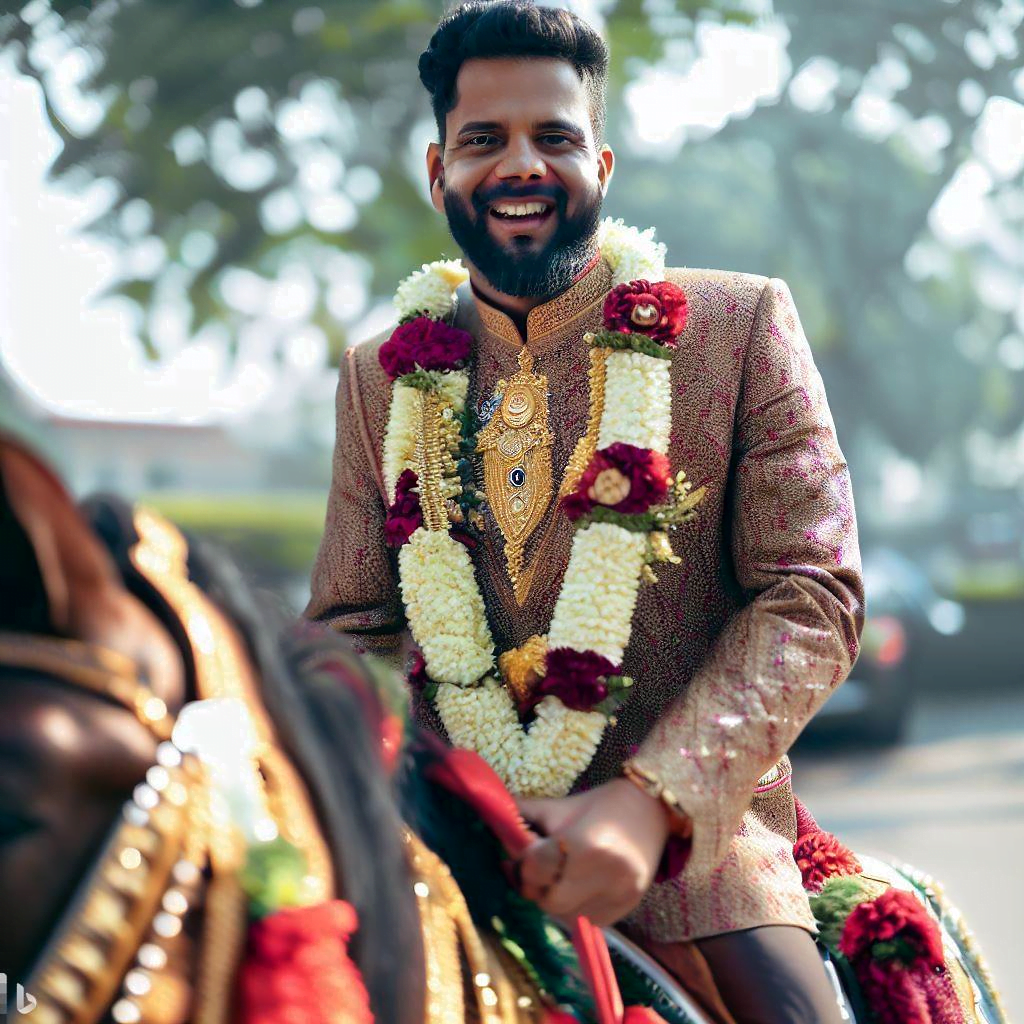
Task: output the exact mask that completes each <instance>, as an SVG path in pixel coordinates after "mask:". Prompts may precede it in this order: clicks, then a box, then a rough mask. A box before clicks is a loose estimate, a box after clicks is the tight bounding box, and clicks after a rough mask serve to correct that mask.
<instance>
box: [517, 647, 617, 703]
mask: <svg viewBox="0 0 1024 1024" xmlns="http://www.w3.org/2000/svg"><path fill="white" fill-rule="evenodd" d="M618 671H619V667H618V666H617V665H613V664H612V663H611V662H610V661H609V660H608V659H607V658H605V657H604V656H603V655H600V654H598V653H597V652H596V651H574V650H573V649H572V648H571V647H556V648H554V650H550V651H548V653H547V662H546V671H545V674H544V678H543V679H542V680H541V681H540V682H539V683H538V684H537V688H536V690H534V693H533V696H534V702H535V703H536V702H539V701H540V700H542V699H543V698H544V697H548V696H553V697H557V698H558V699H559V700H560V701H561V702H562V703H563V704H564V705H565V706H566V707H567V708H572V710H573V711H590V710H591V709H592V708H593V707H594V706H595V705H597V704H600V703H601V701H603V700H604V699H605V698H606V697H607V696H608V684H607V683H606V682H605V680H604V677H605V676H609V675H615V674H616V673H617V672H618Z"/></svg>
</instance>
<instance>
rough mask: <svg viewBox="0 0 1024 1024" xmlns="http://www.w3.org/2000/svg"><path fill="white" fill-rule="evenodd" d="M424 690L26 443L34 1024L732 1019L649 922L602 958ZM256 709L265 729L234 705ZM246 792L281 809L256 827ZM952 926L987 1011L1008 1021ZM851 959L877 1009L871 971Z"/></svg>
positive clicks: (24, 925) (13, 704) (11, 860)
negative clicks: (423, 723) (76, 480)
mask: <svg viewBox="0 0 1024 1024" xmlns="http://www.w3.org/2000/svg"><path fill="white" fill-rule="evenodd" d="M403 701H404V697H403V693H402V690H401V688H400V686H399V687H396V685H395V680H394V678H393V677H390V676H389V675H388V674H387V672H386V671H384V670H383V669H380V668H374V667H373V666H372V665H371V664H370V663H369V662H368V661H366V660H364V659H361V658H359V657H358V656H356V655H355V654H354V652H353V651H352V650H351V648H350V647H349V646H348V644H347V643H346V642H345V641H344V640H343V639H342V638H340V637H338V636H336V635H334V634H331V633H329V632H326V631H324V630H321V629H316V628H313V627H305V628H299V629H296V628H295V627H294V626H291V625H290V624H289V623H288V621H287V616H286V615H285V614H284V613H283V612H282V610H281V609H280V607H279V606H277V605H276V604H274V603H273V602H270V601H268V600H267V599H266V598H265V596H263V595H260V594H258V593H257V592H255V591H254V590H253V588H252V587H250V586H249V585H248V583H247V582H246V581H245V579H244V578H243V576H242V574H241V573H240V572H239V570H238V568H237V566H236V565H235V564H234V563H233V561H232V560H231V559H230V558H228V557H227V556H226V555H225V554H224V553H223V552H221V551H219V550H218V549H216V548H215V547H213V546H211V545H209V544H207V543H205V542H203V541H202V540H199V539H195V538H187V537H185V536H184V535H183V534H181V533H180V532H179V531H178V530H177V529H176V528H175V527H174V526H173V525H172V524H171V523H169V522H167V521H166V520H165V519H163V518H162V517H160V516H159V515H157V514H155V513H153V512H152V511H149V510H146V509H144V508H136V507H133V506H131V505H129V504H127V503H125V502H124V501H122V500H120V499H117V498H115V497H112V496H101V497H97V498H93V499H90V500H88V501H86V502H85V503H83V504H82V505H76V504H75V502H74V501H73V500H72V499H71V497H70V495H69V494H68V493H67V491H66V490H65V489H64V487H63V485H62V484H61V482H60V480H59V479H58V478H57V477H56V476H55V475H54V474H53V473H52V472H51V471H50V470H49V469H48V468H47V467H46V466H45V465H44V464H43V463H42V461H41V460H39V459H38V458H37V457H35V456H34V455H33V454H32V453H31V452H29V451H28V450H27V449H26V448H24V447H23V446H21V445H20V444H18V443H17V442H16V441H14V440H13V439H12V438H7V437H3V436H0V763H2V764H3V765H4V769H3V772H2V774H0V905H3V906H4V907H5V909H7V910H8V914H7V917H6V920H5V928H4V930H3V933H2V935H0V965H2V967H3V969H4V971H5V973H6V974H7V976H8V977H9V978H12V979H24V985H23V986H22V987H21V988H20V989H19V990H18V991H19V994H20V992H21V991H22V990H24V992H25V993H26V994H27V997H28V998H30V999H31V1000H32V1001H33V1002H34V1004H35V1006H34V1009H33V1013H34V1015H35V1016H34V1017H33V1018H32V1019H37V1020H40V1021H44V1022H48V1021H67V1022H75V1024H92V1022H94V1021H101V1020H114V1021H117V1022H125V1021H126V1022H133V1021H153V1022H157V1021H159V1022H161V1024H165V1022H166V1024H179V1022H180V1024H184V1022H185V1021H196V1022H199V1021H202V1022H205V1021H212V1022H218V1024H219V1022H221V1021H228V1020H233V1019H237V1020H242V1021H257V1020H259V1021H261V1022H268V1024H269V1022H270V1021H277V1020H280V1021H285V1020H296V1019H303V1020H309V1021H314V1022H315V1021H317V1020H323V1021H335V1020H344V1021H347V1022H348V1021H350V1022H352V1024H358V1022H365V1021H369V1020H371V1019H373V1020H377V1021H384V1022H389V1024H390V1022H395V1024H412V1022H414V1021H416V1022H418V1021H431V1022H433V1021H442V1020H444V1021H461V1020H494V1021H509V1022H511V1021H544V1020H556V1019H567V1018H559V1017H558V1016H557V1012H558V1011H557V1009H556V1008H557V1007H559V1006H561V1007H565V1008H571V1011H572V1014H573V1015H574V1016H573V1017H572V1018H571V1019H579V1020H587V1019H598V1020H600V1021H602V1022H604V1021H606V1020H609V1021H610V1020H614V1021H616V1022H619V1021H622V1020H624V1019H629V1018H628V1016H627V1017H624V1016H623V1008H624V1006H625V1004H626V1003H629V1004H631V1006H632V1009H633V1010H635V1011H636V1013H635V1014H634V1015H633V1018H632V1019H633V1020H636V1021H639V1020H641V1019H643V1020H661V1021H666V1022H671V1024H707V1022H708V1020H709V1017H708V1016H707V1015H706V1014H705V1011H704V1010H703V1009H702V1008H701V1007H700V1006H699V1005H698V1004H697V1003H696V1002H695V1001H694V1000H693V999H692V998H691V997H690V996H689V995H688V994H687V993H686V992H685V991H683V990H682V989H681V987H680V986H679V985H678V983H677V982H676V981H675V980H674V979H673V978H672V977H671V975H669V974H668V973H667V972H666V971H665V970H663V969H662V968H661V967H660V966H659V965H658V964H657V963H656V962H655V961H653V960H651V959H650V958H649V957H647V956H646V955H645V954H643V953H642V952H641V951H640V950H638V949H637V948H636V947H635V946H633V945H632V944H631V943H629V942H628V940H626V939H625V938H624V937H622V936H620V935H618V934H617V933H615V932H614V931H609V932H608V933H607V936H606V937H604V936H600V935H595V934H594V933H593V932H589V933H587V936H588V938H587V942H586V945H587V950H588V955H587V956H584V957H583V958H582V960H581V956H580V951H579V948H578V947H576V948H574V946H573V943H572V941H571V936H570V935H568V934H567V933H566V932H565V931H564V930H562V929H560V927H559V926H558V925H557V923H556V922H552V921H550V920H548V919H546V918H545V917H544V915H543V914H541V912H540V911H539V910H538V909H537V908H536V907H534V906H533V905H532V904H530V903H529V902H528V901H526V900H524V899H523V898H522V897H521V896H519V895H518V892H517V890H516V887H515V885H514V881H513V879H512V877H511V876H510V874H509V872H508V871H507V870H505V869H506V868H507V866H508V863H509V856H508V849H507V847H508V845H509V844H508V843H507V842H504V843H503V841H502V839H501V838H499V837H500V836H501V835H502V833H503V832H504V833H505V834H506V835H507V834H508V832H509V831H510V829H511V830H513V831H514V829H515V828H516V827H518V826H521V824H522V823H521V822H519V823H518V826H517V823H515V822H512V824H511V825H510V824H509V823H508V821H506V822H505V823H504V825H502V823H501V822H500V821H499V822H498V823H497V825H496V826H495V827H496V830H497V831H494V830H492V829H491V828H489V827H487V821H488V807H487V806H486V803H487V799H488V798H486V797H485V799H484V804H485V805H484V806H481V805H480V803H479V802H477V803H476V804H474V794H473V793H468V794H467V793H466V792H464V791H460V792H453V789H454V790H459V789H460V786H459V783H458V780H456V784H455V786H454V787H453V786H452V785H451V783H450V781H449V783H443V782H440V781H438V779H439V778H440V777H441V776H443V775H444V774H445V773H444V771H442V772H441V773H438V771H437V767H438V765H439V764H440V765H442V766H444V762H445V759H446V757H447V754H446V753H445V752H444V751H443V750H442V749H441V748H439V746H438V744H437V743H436V742H430V741H429V739H427V738H424V737H416V736H415V735H413V736H411V737H407V742H405V743H403V742H402V738H401V733H402V727H401V721H402V706H403ZM237 705H240V706H241V707H243V708H244V709H245V720H246V722H248V729H249V732H251V734H252V735H251V737H250V740H246V741H245V742H243V741H241V740H239V741H238V742H235V738H236V733H235V732H232V730H233V729H236V728H237V721H234V723H233V720H232V719H231V717H230V715H228V716H227V717H225V715H224V714H223V712H224V711H225V709H230V708H229V706H237ZM197 709H198V712H199V714H198V718H197V714H196V711H197ZM218 713H219V714H220V717H219V718H218V717H217V714H218ZM211 714H212V715H213V717H212V719H211V717H210V716H211ZM203 715H206V717H207V722H206V732H207V733H210V732H211V731H212V732H213V733H214V734H216V733H217V732H218V731H220V732H224V733H226V734H227V736H228V739H229V740H231V742H229V743H227V744H225V743H223V742H221V744H220V746H221V747H225V746H226V747H228V748H233V747H237V748H238V750H241V749H242V748H244V751H245V752H244V754H242V755H240V754H239V752H238V750H229V751H228V755H227V760H228V761H229V762H230V761H232V759H233V761H234V762H239V763H238V764H235V768H236V769H237V771H235V773H234V775H232V778H233V779H234V783H233V786H234V789H233V790H231V791H230V792H228V793H227V797H228V798H229V799H225V793H224V792H223V791H224V790H225V784H224V782H223V778H222V777H223V776H224V775H225V772H227V774H228V775H231V771H232V770H233V769H232V770H229V769H230V767H231V766H230V765H228V768H225V766H224V764H223V763H221V764H220V765H218V763H217V761H216V758H213V757H207V758H206V760H204V758H203V757H202V756H200V751H199V749H198V747H197V748H196V749H193V748H192V747H191V746H190V745H189V743H188V742H186V740H184V739H181V738H180V737H179V734H181V735H182V736H184V735H186V734H187V733H188V731H189V730H188V729H187V728H185V726H188V725H189V723H190V722H191V731H192V734H193V735H198V734H201V733H202V732H203ZM210 721H213V722H214V726H213V728H212V730H211V728H210ZM197 722H198V725H197V724H196V723H197ZM244 732H245V730H242V731H240V732H238V733H237V737H241V736H242V735H243V733H244ZM246 735H248V734H246ZM216 739H217V736H216V735H215V736H214V740H216ZM220 739H221V740H223V737H220ZM207 740H209V737H207ZM207 745H208V746H209V745H210V744H209V742H208V743H207ZM213 745H214V746H216V743H214V744H213ZM201 746H202V744H199V747H201ZM222 754H223V751H222ZM222 760H223V758H222ZM246 761H248V762H249V764H248V767H246V765H245V764H241V762H246ZM448 767H449V768H450V765H449V766H448ZM396 768H397V770H395V769H396ZM392 770H395V776H396V779H397V782H394V781H393V780H392V778H391V777H390V776H391V774H392ZM486 771H487V769H486V765H483V764H482V763H481V764H480V765H473V766H472V768H471V774H472V775H473V776H474V777H475V778H478V777H479V776H482V775H484V774H485V773H486ZM448 774H449V775H451V774H452V773H451V771H449V772H448ZM219 777H220V778H219ZM242 778H246V779H248V784H249V788H250V789H255V791H258V792H257V793H256V796H253V794H252V793H250V794H249V796H248V797H245V798H244V799H242V798H241V797H239V793H240V792H241V790H242V789H244V787H243V786H241V784H240V783H239V781H238V780H239V779H242ZM227 788H228V789H229V790H230V789H231V787H227ZM470 788H471V789H472V788H473V787H472V786H471V787H470ZM396 791H397V793H398V795H397V797H396ZM232 797H233V798H234V799H235V802H236V803H237V802H238V800H239V799H241V800H242V803H245V801H246V800H248V802H249V804H250V805H251V807H250V810H252V808H256V811H254V812H253V813H252V814H250V818H251V819H252V820H251V821H250V822H249V825H250V827H251V831H252V832H253V833H254V838H253V841H251V842H250V843H248V845H247V844H246V843H244V842H242V843H241V844H240V842H239V837H238V834H237V833H238V832H239V830H240V825H239V824H238V822H232V821H231V820H229V819H230V815H229V814H228V815H226V814H225V806H226V805H228V804H230V803H231V799H230V798H232ZM499 802H500V801H499ZM492 803H493V801H492ZM254 815H255V817H254ZM513 816H514V812H513ZM498 817H499V818H500V814H499V815H498ZM492 818H493V815H492ZM492 823H493V822H492ZM261 830H262V831H261ZM522 841H528V838H527V839H524V840H522ZM296 864H298V865H299V866H298V867H296ZM907 877H910V875H909V874H908V875H907ZM918 882H919V883H920V886H921V889H922V893H923V892H924V890H925V888H926V886H925V883H923V882H921V881H920V879H918ZM282 894H284V896H283V897H282ZM933 894H934V890H933ZM929 898H932V897H929ZM282 904H283V906H282ZM323 908H327V909H328V910H330V911H332V914H331V915H330V916H329V917H328V916H327V915H325V914H323V913H321V911H322V910H323ZM307 911H308V912H307ZM943 913H946V917H947V920H950V921H951V920H952V918H951V916H950V914H949V913H948V912H946V911H943ZM346 915H347V916H346ZM275 928H276V930H275ZM332 929H333V931H332ZM954 932H955V930H954V931H950V930H949V929H947V932H946V933H945V937H946V939H947V940H948V941H949V945H950V949H954V948H955V949H956V950H958V951H959V952H960V953H961V954H962V955H961V958H960V962H962V963H963V964H965V965H967V968H968V970H967V972H966V973H967V975H968V979H969V981H968V984H969V985H970V986H973V989H972V990H971V995H972V996H974V997H977V998H975V999H974V1002H975V1005H976V1006H978V1007H980V1009H979V1011H978V1014H977V1016H976V1017H975V1019H977V1020H980V1021H993V1022H994V1021H997V1020H998V1019H999V1018H998V1016H996V1015H995V1014H994V1012H993V1011H992V1009H991V1006H992V1005H994V1003H993V1001H992V999H990V998H989V994H988V993H989V986H988V984H987V979H986V978H985V976H984V971H983V967H982V966H981V965H980V960H978V959H977V958H975V959H974V960H972V959H971V956H970V954H969V951H966V949H965V948H963V949H962V948H961V947H965V945H966V944H965V942H963V941H961V940H962V939H963V936H962V935H959V936H958V935H957V934H955V933H954ZM284 937H286V938H287V942H285V941H284ZM328 940H330V941H328ZM958 942H959V944H958ZM288 943H292V946H294V945H295V943H299V945H302V943H305V945H304V946H303V947H302V948H303V949H305V951H306V952H305V953H302V954H301V955H299V954H295V955H292V954H291V953H288V952H287V951H286V952H285V953H281V952H280V950H281V949H282V948H283V947H284V946H287V945H288ZM317 943H319V945H317ZM606 944H607V946H608V947H610V950H611V952H610V954H609V953H608V952H606ZM292 946H289V947H288V948H289V949H291V948H292ZM823 948H824V947H823ZM595 950H596V952H595ZM268 951H271V952H269V953H268ZM312 952H317V955H316V956H313V955H312ZM289 956H291V959H289ZM602 957H603V959H602ZM275 958H276V959H275ZM824 959H825V960H826V962H827V964H831V960H830V958H829V956H828V954H827V952H826V953H825V954H824ZM309 963H313V964H316V965H318V966H317V967H316V969H315V970H310V969H309V968H308V964H309ZM301 964H306V965H307V966H306V967H301V966H299V965H301ZM595 964H596V965H598V966H597V967H595ZM600 964H604V965H605V967H606V969H607V971H608V973H607V974H606V976H605V977H604V979H603V980H601V979H600V978H596V979H595V973H596V974H599V973H600V969H601V968H600ZM972 965H973V967H972ZM832 969H833V970H835V967H834V965H832ZM972 971H973V973H972ZM835 979H836V984H837V998H839V999H840V1000H841V1001H842V1002H843V1003H844V1005H845V1007H846V1009H847V1013H848V1016H849V1017H850V1019H852V1020H860V1019H867V1015H866V1010H865V1009H864V1007H863V1005H862V1004H860V1003H858V997H857V994H856V989H857V986H856V981H855V980H854V979H853V978H852V977H851V976H850V974H849V972H847V973H846V974H845V975H842V974H836V975H835ZM19 984H20V981H19ZM609 989H614V990H616V991H615V992H614V998H611V997H610V996H609ZM598 990H600V991H598ZM601 993H603V996H602V995H601ZM990 1004H991V1005H990ZM643 1008H647V1009H646V1010H644V1009H643ZM648 1012H649V1013H650V1014H651V1015H649V1016H644V1017H641V1016H638V1015H637V1014H640V1013H648ZM275 1014H277V1015H276V1016H275ZM289 1014H290V1015H291V1016H289ZM296 1014H299V1016H296ZM986 1014H987V1016H986ZM964 1019H966V1018H964Z"/></svg>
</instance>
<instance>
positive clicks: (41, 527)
mask: <svg viewBox="0 0 1024 1024" xmlns="http://www.w3.org/2000/svg"><path fill="white" fill-rule="evenodd" d="M0 479H2V481H3V490H4V509H5V511H4V522H5V527H4V538H3V545H4V546H3V549H2V556H0V562H3V563H4V569H3V570H0V571H2V572H3V573H4V575H5V576H6V573H7V572H8V571H10V572H12V573H13V572H17V571H20V572H21V573H24V574H25V578H26V580H27V583H26V582H25V581H24V580H23V579H21V578H20V577H15V578H13V579H10V580H7V579H5V581H4V587H3V590H4V592H5V594H7V595H8V598H7V599H6V600H7V601H8V602H9V601H11V596H10V595H12V593H13V600H14V601H17V600H18V598H19V591H20V588H21V587H23V586H28V587H30V588H32V589H34V590H35V593H36V600H37V601H38V591H39V587H40V586H41V587H42V592H43V596H44V601H45V605H44V607H45V609H46V613H45V616H44V617H43V620H42V621H40V616H39V612H38V608H37V609H36V612H35V613H34V619H35V622H34V624H35V625H36V627H37V628H38V627H40V626H42V627H43V628H42V629H41V631H42V632H44V633H53V634H57V635H58V636H75V635H76V620H78V619H81V618H84V619H85V620H89V619H90V618H91V617H92V614H93V611H94V605H95V604H96V598H97V597H98V596H100V595H102V594H103V593H104V592H106V591H107V590H109V588H111V586H113V585H114V584H115V582H116V581H117V572H116V570H115V568H114V564H113V562H112V561H111V559H110V557H109V555H108V554H107V552H106V551H105V550H104V549H103V546H102V544H100V542H99V540H98V539H97V538H96V536H95V535H94V534H93V532H92V530H91V529H90V528H89V525H88V523H86V521H85V520H84V518H83V517H82V515H81V513H80V512H79V511H78V508H77V507H76V506H75V502H74V499H73V498H72V497H71V495H70V494H69V493H68V491H67V489H66V488H65V487H64V485H63V484H62V483H61V482H60V480H59V479H58V478H57V476H56V475H55V474H54V473H53V472H51V470H50V469H49V468H48V467H47V466H46V464H45V463H44V462H43V461H42V460H41V459H39V458H38V457H37V456H36V455H35V454H33V453H32V452H31V451H29V450H28V449H27V448H25V447H23V446H22V445H21V444H20V443H19V442H17V441H16V440H14V439H13V438H10V437H7V436H3V435H0ZM8 543H9V544H10V545H11V549H12V554H15V555H16V556H17V561H16V562H15V561H12V563H11V567H10V569H9V570H8V567H7V564H6V563H7V561H8V559H7V550H6V549H7V545H8ZM26 544H27V549H26ZM10 614H12V615H14V616H15V617H16V618H17V617H24V614H25V613H19V612H18V611H17V610H16V609H13V610H12V611H11V612H10ZM12 625H13V624H12ZM25 628H27V627H25ZM78 638H79V639H91V638H90V637H87V636H81V637H78Z"/></svg>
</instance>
